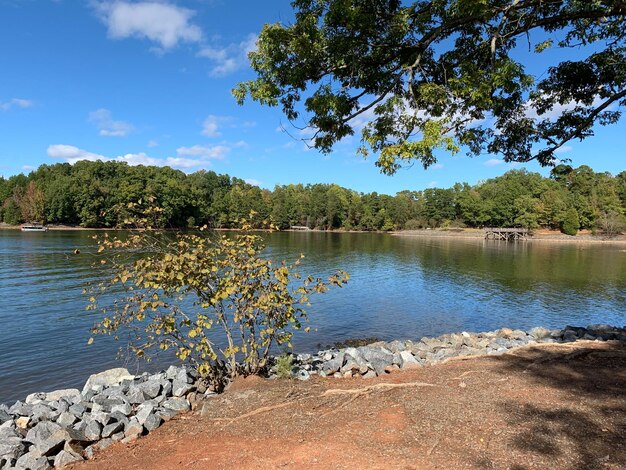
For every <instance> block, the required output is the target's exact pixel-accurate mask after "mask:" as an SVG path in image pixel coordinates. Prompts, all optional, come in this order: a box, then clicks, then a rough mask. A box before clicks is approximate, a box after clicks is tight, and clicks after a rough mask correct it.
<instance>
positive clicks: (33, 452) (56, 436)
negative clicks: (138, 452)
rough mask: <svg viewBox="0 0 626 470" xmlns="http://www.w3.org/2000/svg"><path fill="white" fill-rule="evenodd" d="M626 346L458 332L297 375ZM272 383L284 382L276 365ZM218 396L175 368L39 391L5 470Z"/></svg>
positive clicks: (10, 422)
mask: <svg viewBox="0 0 626 470" xmlns="http://www.w3.org/2000/svg"><path fill="white" fill-rule="evenodd" d="M578 340H592V341H624V342H626V327H624V328H620V327H612V326H609V325H590V326H588V327H586V328H583V327H573V326H567V327H565V328H564V329H562V330H549V329H546V328H540V327H539V328H533V329H531V330H529V331H528V332H526V331H522V330H510V329H500V330H497V331H493V332H485V333H467V332H463V333H455V334H446V335H442V336H439V337H437V338H422V339H421V340H419V341H397V340H396V341H391V342H378V343H372V344H369V345H366V346H361V347H351V348H344V349H329V350H325V351H320V352H318V353H317V354H315V355H311V354H298V355H293V356H292V360H293V363H292V369H291V376H292V377H294V378H297V379H300V380H308V379H310V378H311V376H314V375H319V376H320V377H336V378H357V377H358V378H364V379H367V378H371V377H376V376H378V375H383V374H386V373H389V372H392V371H393V370H397V369H406V368H415V367H426V366H430V365H434V364H437V363H439V362H442V361H444V360H446V359H448V358H451V357H455V356H478V355H498V354H503V353H506V352H507V351H510V350H511V349H514V348H517V347H521V346H526V345H529V344H533V343H565V342H574V341H578ZM269 375H270V378H275V377H276V376H277V371H276V367H274V368H273V369H271V370H270V374H269ZM215 395H216V393H215V392H213V391H212V390H210V389H207V388H206V386H205V385H204V382H203V381H201V380H200V379H199V377H198V375H197V373H196V372H195V371H194V370H192V369H189V368H186V367H176V366H170V367H169V368H168V369H167V370H166V371H163V372H160V373H157V374H148V373H144V374H142V375H139V376H133V375H131V374H129V372H128V371H127V370H126V369H121V368H120V369H111V370H108V371H105V372H101V373H99V374H94V375H92V376H91V377H89V379H88V380H87V383H86V384H85V386H84V388H83V390H82V391H80V390H78V389H70V390H58V391H54V392H49V393H34V394H31V395H29V396H28V397H26V399H25V400H24V402H22V401H17V402H16V403H14V404H13V405H11V406H6V405H0V469H3V470H4V469H9V468H20V469H50V468H53V467H56V468H60V467H63V466H65V465H68V464H71V463H74V462H78V461H82V460H84V459H89V458H91V457H92V456H93V454H94V452H95V451H98V450H102V449H105V448H106V447H108V446H110V445H111V444H112V443H114V442H116V441H122V442H131V441H133V440H135V439H137V438H138V437H139V436H142V435H145V434H148V433H149V432H151V431H153V430H154V429H156V428H158V427H159V426H160V425H161V424H162V423H163V422H165V421H168V420H169V419H171V418H172V417H173V416H175V415H176V414H177V413H180V412H184V411H189V410H191V409H195V408H196V407H197V406H198V405H199V404H200V403H202V402H203V401H204V400H207V399H209V398H210V397H211V396H215Z"/></svg>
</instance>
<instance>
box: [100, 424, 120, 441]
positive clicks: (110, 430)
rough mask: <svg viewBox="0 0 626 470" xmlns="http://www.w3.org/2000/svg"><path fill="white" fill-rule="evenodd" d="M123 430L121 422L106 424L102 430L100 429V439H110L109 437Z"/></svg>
mask: <svg viewBox="0 0 626 470" xmlns="http://www.w3.org/2000/svg"><path fill="white" fill-rule="evenodd" d="M123 429H124V423H123V422H120V421H118V422H116V423H111V424H107V425H106V426H105V427H104V428H102V437H111V435H113V434H115V433H118V432H120V431H122V430H123Z"/></svg>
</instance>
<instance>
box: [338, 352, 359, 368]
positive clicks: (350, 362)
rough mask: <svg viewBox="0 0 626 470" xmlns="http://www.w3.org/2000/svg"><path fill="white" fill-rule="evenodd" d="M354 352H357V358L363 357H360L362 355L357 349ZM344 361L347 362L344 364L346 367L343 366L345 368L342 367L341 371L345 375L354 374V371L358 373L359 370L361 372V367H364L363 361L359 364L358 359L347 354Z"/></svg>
mask: <svg viewBox="0 0 626 470" xmlns="http://www.w3.org/2000/svg"><path fill="white" fill-rule="evenodd" d="M351 349H353V348H351ZM354 351H355V355H357V356H359V357H360V356H361V355H360V354H359V353H358V352H357V351H356V349H355V350H354ZM344 360H345V363H344V365H343V366H342V367H341V369H340V371H341V372H342V373H345V372H352V371H353V370H357V371H358V370H360V369H361V365H362V363H363V361H362V360H361V362H359V361H358V360H357V359H356V358H354V357H353V356H352V355H350V354H347V353H346V354H345V355H344Z"/></svg>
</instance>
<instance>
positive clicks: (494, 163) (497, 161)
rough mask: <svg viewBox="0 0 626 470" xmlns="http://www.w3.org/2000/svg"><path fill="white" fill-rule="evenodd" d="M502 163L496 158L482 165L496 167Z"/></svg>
mask: <svg viewBox="0 0 626 470" xmlns="http://www.w3.org/2000/svg"><path fill="white" fill-rule="evenodd" d="M502 163H504V160H500V159H498V158H490V159H489V160H487V161H486V162H485V163H484V165H485V166H498V165H501V164H502Z"/></svg>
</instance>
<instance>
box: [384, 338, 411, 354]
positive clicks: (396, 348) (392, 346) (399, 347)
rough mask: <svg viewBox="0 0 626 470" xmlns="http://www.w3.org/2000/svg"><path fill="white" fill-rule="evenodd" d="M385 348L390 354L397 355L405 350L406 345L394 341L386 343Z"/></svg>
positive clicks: (402, 342)
mask: <svg viewBox="0 0 626 470" xmlns="http://www.w3.org/2000/svg"><path fill="white" fill-rule="evenodd" d="M385 347H386V348H387V349H388V350H389V351H391V352H392V353H399V352H400V351H404V350H405V349H406V344H405V343H404V341H398V340H394V341H391V342H390V343H386V344H385Z"/></svg>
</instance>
